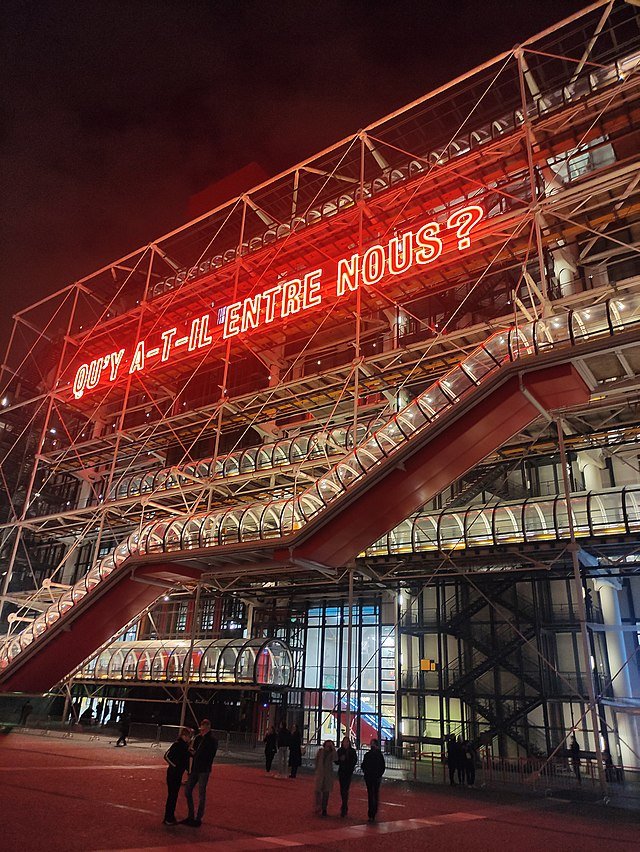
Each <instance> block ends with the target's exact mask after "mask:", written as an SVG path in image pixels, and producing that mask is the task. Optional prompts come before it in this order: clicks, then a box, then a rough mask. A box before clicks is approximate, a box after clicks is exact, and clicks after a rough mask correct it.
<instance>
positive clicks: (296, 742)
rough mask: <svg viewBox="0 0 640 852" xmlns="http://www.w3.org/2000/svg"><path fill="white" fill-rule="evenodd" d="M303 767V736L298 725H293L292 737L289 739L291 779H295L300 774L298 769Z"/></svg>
mask: <svg viewBox="0 0 640 852" xmlns="http://www.w3.org/2000/svg"><path fill="white" fill-rule="evenodd" d="M301 765H302V736H301V734H300V728H298V726H297V725H295V724H294V725H292V727H291V736H290V738H289V769H290V770H291V772H289V778H295V777H296V775H297V774H298V769H299V768H300V766H301Z"/></svg>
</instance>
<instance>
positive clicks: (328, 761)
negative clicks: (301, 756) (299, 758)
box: [315, 740, 336, 817]
mask: <svg viewBox="0 0 640 852" xmlns="http://www.w3.org/2000/svg"><path fill="white" fill-rule="evenodd" d="M335 759H336V749H335V746H334V744H333V743H332V741H331V740H325V741H324V743H323V744H322V748H320V749H318V753H317V754H316V768H315V792H316V813H317V814H320V816H323V817H326V815H327V806H328V805H329V796H330V794H331V790H332V789H333V782H334V778H335V776H334V773H333V764H334V762H335Z"/></svg>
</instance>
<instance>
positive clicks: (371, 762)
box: [362, 739, 387, 822]
mask: <svg viewBox="0 0 640 852" xmlns="http://www.w3.org/2000/svg"><path fill="white" fill-rule="evenodd" d="M386 768H387V767H386V764H385V762H384V755H383V754H382V752H381V751H380V743H379V742H378V740H377V739H373V740H371V748H370V749H369V751H368V752H367V753H366V754H365V756H364V757H363V758H362V774H363V775H364V781H365V784H366V785H367V797H368V799H369V810H368V817H369V822H375V821H376V816H377V814H378V801H379V798H380V782H381V781H382V776H383V775H384V771H385V769H386Z"/></svg>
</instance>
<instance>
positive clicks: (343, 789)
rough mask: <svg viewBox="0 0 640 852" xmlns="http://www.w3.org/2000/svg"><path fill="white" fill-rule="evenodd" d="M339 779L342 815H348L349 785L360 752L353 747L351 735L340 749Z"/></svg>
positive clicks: (337, 761)
mask: <svg viewBox="0 0 640 852" xmlns="http://www.w3.org/2000/svg"><path fill="white" fill-rule="evenodd" d="M336 763H337V764H338V781H339V782H340V798H341V799H342V807H341V809H340V816H343V817H344V816H346V815H347V813H348V811H349V787H350V786H351V779H352V777H353V770H354V769H355V768H356V764H357V763H358V752H357V751H356V750H355V748H353V746H352V745H351V743H350V741H349V737H344V739H343V740H342V745H341V746H340V748H339V749H338V759H337V760H336Z"/></svg>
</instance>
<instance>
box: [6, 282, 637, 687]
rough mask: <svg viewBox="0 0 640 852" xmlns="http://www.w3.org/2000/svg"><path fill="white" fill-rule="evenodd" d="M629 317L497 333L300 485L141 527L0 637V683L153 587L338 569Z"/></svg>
mask: <svg viewBox="0 0 640 852" xmlns="http://www.w3.org/2000/svg"><path fill="white" fill-rule="evenodd" d="M639 321H640V297H635V298H631V297H628V296H626V297H625V298H624V301H622V300H621V299H618V300H611V301H610V302H607V303H602V304H601V305H598V306H596V309H594V308H593V307H592V308H591V309H590V313H589V314H588V315H585V314H584V312H579V311H574V312H568V313H566V314H562V315H559V316H557V317H554V318H553V319H552V320H551V321H537V322H534V323H529V324H527V325H525V326H520V327H519V328H516V329H512V330H511V331H504V332H498V333H496V334H494V335H492V336H491V337H490V338H489V339H488V340H487V341H486V342H485V343H484V344H483V345H482V346H480V347H478V348H477V349H476V350H474V352H472V353H471V354H470V355H469V356H468V357H467V358H466V359H465V360H464V361H462V362H461V363H460V364H459V365H458V366H456V367H455V368H454V369H453V370H451V371H450V372H449V373H447V374H446V375H445V376H444V377H443V378H442V379H440V380H439V381H437V382H435V383H434V384H433V385H431V386H430V387H429V388H427V389H426V390H425V391H424V392H423V393H422V394H420V395H419V396H418V397H416V399H414V400H413V401H412V402H411V403H409V404H408V405H407V406H406V407H405V408H403V409H402V410H401V411H399V412H398V413H397V414H396V415H394V416H393V417H392V418H390V419H389V420H388V421H387V422H386V423H384V424H383V425H381V426H380V427H379V428H377V429H376V430H375V431H374V432H373V433H371V434H369V435H367V436H366V437H365V438H364V440H363V441H362V442H361V443H360V444H358V446H357V447H355V448H354V449H353V450H352V451H351V452H349V453H347V454H346V455H345V456H344V457H343V458H342V459H341V460H340V461H339V462H338V463H337V464H336V465H335V466H334V467H333V468H332V469H331V470H330V471H329V472H328V473H326V474H324V475H323V476H321V477H320V478H319V479H318V480H317V481H316V482H315V483H313V484H312V485H311V486H309V487H308V488H306V489H305V490H304V491H301V492H300V493H298V494H296V495H294V496H290V497H285V498H282V499H278V500H273V501H271V502H267V503H264V502H263V503H252V504H248V505H247V504H244V505H241V506H234V507H231V508H219V509H216V510H213V511H210V512H206V513H202V514H198V515H191V516H183V517H179V518H166V519H162V520H159V521H158V520H156V521H153V522H151V523H148V524H146V525H145V526H144V527H142V529H140V530H137V531H135V532H133V533H132V534H131V535H130V536H129V537H128V538H127V539H126V540H125V541H123V542H122V543H120V544H119V545H118V546H117V547H116V548H115V549H114V550H113V551H112V552H111V553H110V554H108V555H107V556H105V557H103V558H102V559H100V560H99V561H98V562H97V563H96V564H95V565H94V566H93V567H92V568H91V569H90V570H89V572H88V573H87V574H86V575H85V577H84V578H82V580H81V581H80V582H79V583H76V585H75V586H73V587H72V589H71V590H69V591H68V592H67V593H65V594H64V595H63V596H62V597H61V598H60V599H59V600H58V601H56V603H55V604H53V605H52V606H51V607H49V608H48V609H47V610H46V611H45V612H43V613H42V614H41V615H39V616H38V617H37V618H36V619H35V620H34V621H33V622H32V623H31V624H30V625H29V626H28V627H27V628H26V629H25V630H23V631H22V633H19V634H15V635H14V636H10V637H8V638H7V639H6V640H5V642H4V644H3V645H2V647H1V648H0V691H2V692H7V691H25V692H42V691H45V690H47V689H49V688H51V687H52V686H53V685H54V684H55V683H57V682H58V681H59V680H60V679H61V678H62V677H64V676H65V675H66V674H67V673H68V672H69V671H71V670H72V669H73V668H74V667H75V666H77V665H79V664H80V663H81V662H82V661H83V660H84V659H86V658H87V657H88V656H89V655H90V654H91V653H92V652H93V651H94V650H95V649H96V648H97V647H99V646H100V645H101V644H103V643H104V642H106V641H107V640H108V639H109V638H110V636H112V635H114V634H116V633H117V632H118V631H119V630H120V629H122V627H123V626H124V625H125V624H126V623H128V621H130V620H131V618H133V617H134V616H135V614H136V613H137V612H140V611H141V610H142V609H144V608H145V607H146V606H148V605H149V604H150V603H151V602H152V601H153V600H155V599H156V598H158V597H159V596H160V595H161V594H162V592H163V591H164V590H166V589H167V588H169V587H171V586H172V585H175V584H178V583H183V584H184V583H189V582H191V583H192V582H193V581H195V580H196V579H197V578H198V577H199V576H200V575H201V574H202V573H204V572H207V573H209V574H215V570H216V566H226V565H228V564H229V562H230V561H233V560H234V559H238V560H239V562H240V569H239V571H241V570H242V560H243V559H245V560H246V562H250V564H251V570H252V572H254V573H256V576H258V577H259V579H262V580H265V581H266V580H269V579H270V571H271V570H272V569H273V568H274V567H278V566H288V567H289V568H291V569H292V570H294V571H295V570H298V571H300V572H301V573H302V572H304V571H306V572H308V571H310V570H311V571H314V570H318V571H324V572H327V571H332V570H334V569H336V568H338V567H341V566H343V565H344V564H345V563H346V562H347V561H349V560H351V559H353V558H354V557H355V556H356V555H357V554H358V553H359V552H361V551H362V550H363V549H364V548H366V547H367V546H369V545H370V544H371V543H372V542H373V541H375V540H376V539H378V538H379V537H380V536H382V535H384V534H385V532H388V531H389V530H391V529H392V528H393V527H394V526H396V525H397V524H399V523H400V522H401V521H403V520H404V519H405V518H407V517H408V516H409V515H411V514H412V513H413V512H416V511H417V510H418V509H419V508H420V507H422V506H424V504H425V503H426V502H427V501H428V500H430V499H431V498H432V497H433V496H434V495H435V494H437V493H439V492H440V491H442V489H443V488H445V487H447V486H448V485H449V484H450V483H451V482H453V481H454V480H456V479H458V478H459V477H461V476H463V475H464V474H465V473H466V472H467V471H469V470H470V469H471V468H472V467H474V466H475V465H477V464H478V463H479V462H480V461H481V460H482V459H484V458H485V457H486V456H487V455H488V454H489V453H491V452H493V451H495V450H496V449H497V448H498V447H500V446H501V445H502V444H503V443H504V442H505V441H507V440H508V439H509V438H511V437H513V436H514V435H516V434H517V433H519V432H520V431H522V430H523V429H524V428H525V427H526V426H528V425H529V424H531V423H532V422H533V421H534V420H536V419H537V418H538V417H539V416H540V415H541V413H543V412H547V411H549V410H555V409H558V408H566V407H570V406H574V405H584V404H585V403H587V402H588V400H589V396H590V393H589V389H588V387H587V386H586V384H585V383H584V381H583V380H582V378H581V377H580V375H579V373H578V372H577V370H576V369H575V367H574V366H573V365H572V361H573V360H574V359H575V358H577V357H579V354H580V353H581V352H593V351H599V350H605V349H607V348H608V347H609V346H610V345H611V344H610V339H611V336H612V335H616V336H618V335H619V338H618V340H617V345H623V344H624V342H626V340H627V338H628V339H629V340H632V339H634V338H635V337H637V331H636V330H635V328H634V326H635V325H636V324H637V323H638V322H639ZM246 562H245V564H246Z"/></svg>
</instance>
